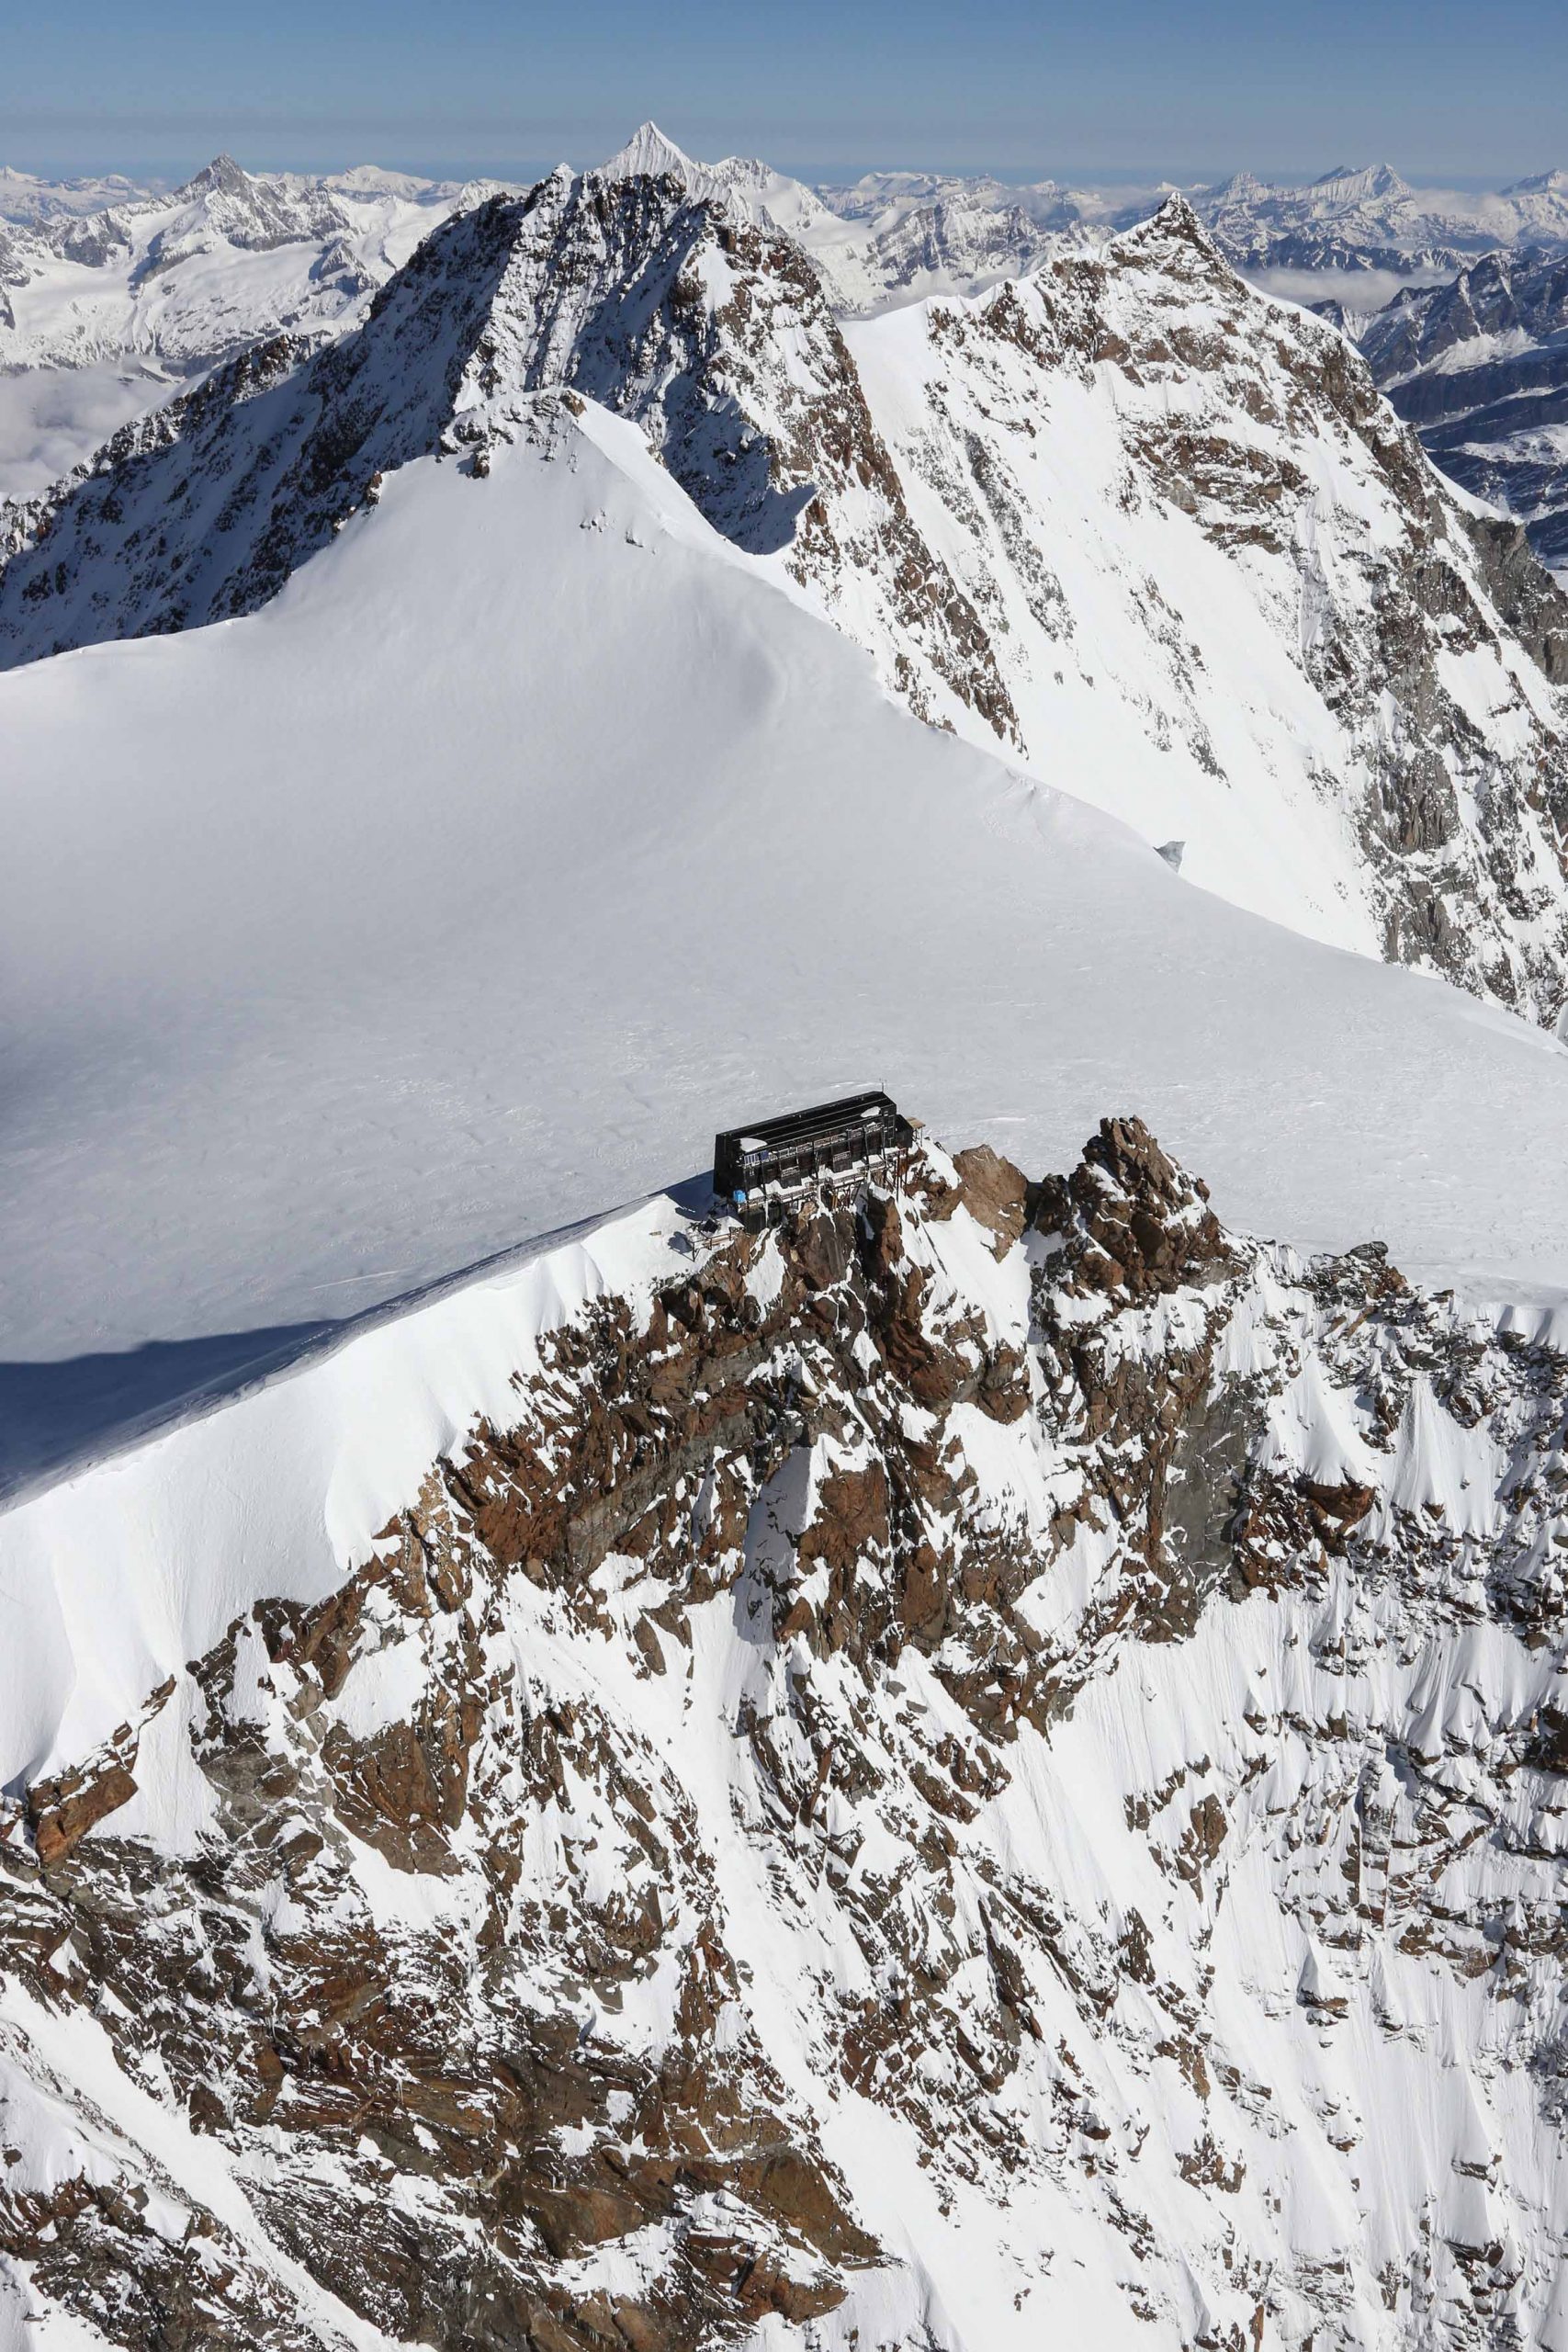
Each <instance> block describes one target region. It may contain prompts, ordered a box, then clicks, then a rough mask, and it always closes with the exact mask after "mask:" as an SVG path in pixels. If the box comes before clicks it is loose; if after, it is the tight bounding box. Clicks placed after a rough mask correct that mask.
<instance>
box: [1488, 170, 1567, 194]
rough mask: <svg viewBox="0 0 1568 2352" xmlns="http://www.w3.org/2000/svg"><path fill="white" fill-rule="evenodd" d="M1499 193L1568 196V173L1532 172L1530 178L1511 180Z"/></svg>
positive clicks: (1560, 171) (1558, 171)
mask: <svg viewBox="0 0 1568 2352" xmlns="http://www.w3.org/2000/svg"><path fill="white" fill-rule="evenodd" d="M1499 193H1500V194H1502V195H1504V196H1568V171H1564V170H1562V169H1561V168H1559V169H1557V170H1555V171H1550V172H1532V173H1531V174H1530V175H1529V176H1528V178H1525V179H1522V180H1511V181H1510V182H1509V184H1508V186H1507V187H1505V188H1503V189H1501V190H1500V191H1499Z"/></svg>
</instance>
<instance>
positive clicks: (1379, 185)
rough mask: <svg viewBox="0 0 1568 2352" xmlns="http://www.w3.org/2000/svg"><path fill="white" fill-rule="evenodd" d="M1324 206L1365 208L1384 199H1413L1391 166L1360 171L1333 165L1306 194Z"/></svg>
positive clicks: (1313, 183)
mask: <svg viewBox="0 0 1568 2352" xmlns="http://www.w3.org/2000/svg"><path fill="white" fill-rule="evenodd" d="M1305 193H1306V194H1307V195H1308V196H1314V197H1317V198H1320V199H1321V201H1322V202H1324V203H1325V204H1368V203H1372V202H1376V201H1379V200H1382V199H1384V198H1388V199H1393V201H1396V202H1398V201H1402V200H1403V199H1404V198H1406V197H1409V196H1412V195H1414V193H1415V191H1414V189H1413V188H1412V187H1411V186H1410V184H1409V182H1408V181H1407V180H1403V179H1401V177H1400V175H1399V174H1398V173H1397V172H1396V171H1395V170H1394V168H1393V164H1362V165H1361V166H1360V167H1359V169H1357V168H1354V167H1352V166H1351V165H1350V164H1337V165H1336V167H1335V169H1334V170H1333V171H1330V172H1325V173H1324V174H1323V176H1322V177H1321V179H1315V180H1314V181H1313V182H1312V183H1311V185H1310V187H1308V188H1307V189H1306V190H1305Z"/></svg>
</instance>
